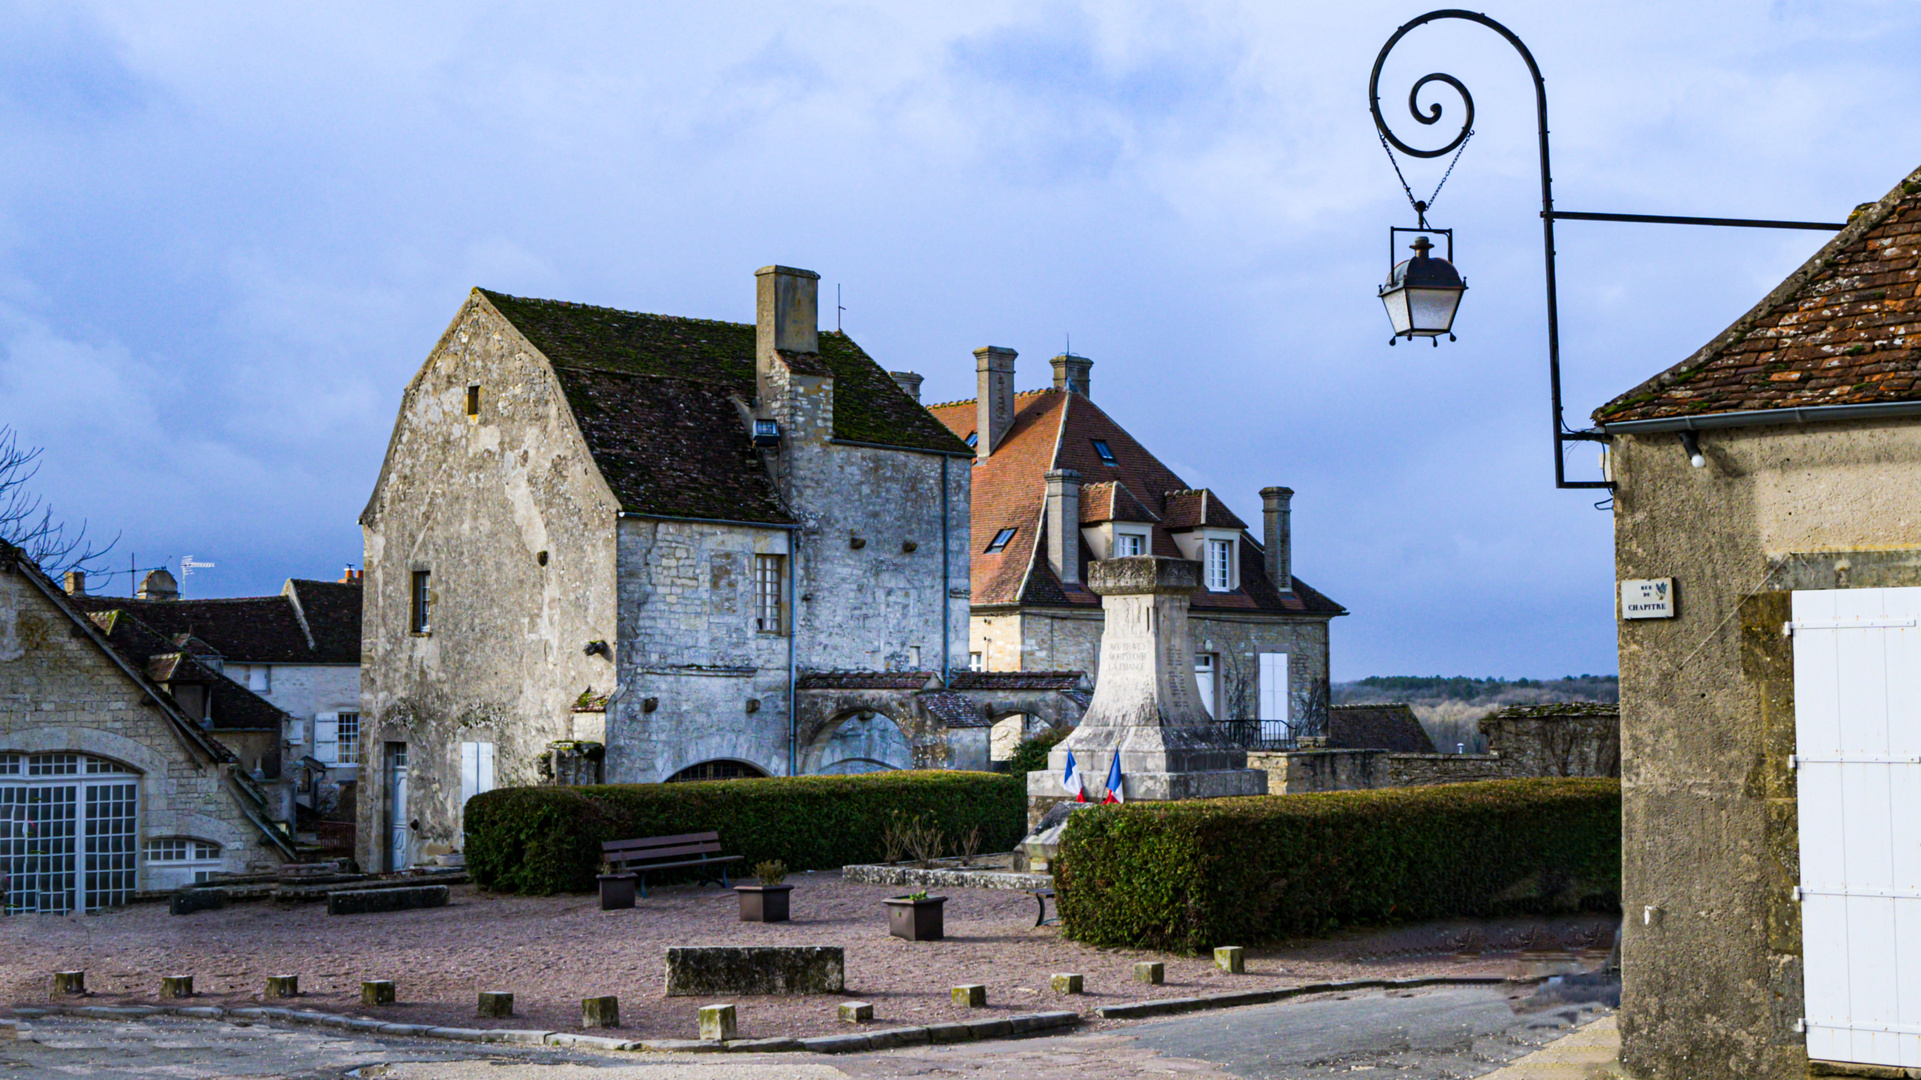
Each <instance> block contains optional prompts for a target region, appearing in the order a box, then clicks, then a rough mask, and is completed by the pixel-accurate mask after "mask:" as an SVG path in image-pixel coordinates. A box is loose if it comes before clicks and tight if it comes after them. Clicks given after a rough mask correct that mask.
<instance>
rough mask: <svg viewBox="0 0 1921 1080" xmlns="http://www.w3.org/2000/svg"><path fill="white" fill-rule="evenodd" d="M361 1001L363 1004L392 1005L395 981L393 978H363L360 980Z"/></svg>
mask: <svg viewBox="0 0 1921 1080" xmlns="http://www.w3.org/2000/svg"><path fill="white" fill-rule="evenodd" d="M360 1003H361V1004H362V1005H392V1004H393V1003H394V981H393V980H392V979H362V980H361V982H360Z"/></svg>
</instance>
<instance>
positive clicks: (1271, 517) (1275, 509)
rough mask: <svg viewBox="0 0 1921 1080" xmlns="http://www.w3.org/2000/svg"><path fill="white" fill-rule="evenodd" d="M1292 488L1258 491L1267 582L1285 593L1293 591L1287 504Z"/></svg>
mask: <svg viewBox="0 0 1921 1080" xmlns="http://www.w3.org/2000/svg"><path fill="white" fill-rule="evenodd" d="M1293 498H1294V489H1293V488H1284V487H1270V488H1262V489H1261V517H1263V518H1264V519H1266V521H1265V524H1266V526H1267V527H1266V529H1265V535H1264V536H1263V537H1262V543H1263V545H1264V546H1265V547H1266V548H1267V579H1268V580H1269V581H1272V582H1273V583H1274V587H1275V588H1277V589H1279V590H1281V591H1282V592H1284V593H1291V592H1293V591H1294V528H1293V525H1292V524H1291V523H1290V521H1289V517H1290V515H1291V514H1292V511H1291V510H1289V509H1288V503H1289V501H1290V500H1292V499H1293Z"/></svg>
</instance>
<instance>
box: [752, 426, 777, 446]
mask: <svg viewBox="0 0 1921 1080" xmlns="http://www.w3.org/2000/svg"><path fill="white" fill-rule="evenodd" d="M754 445H755V446H779V445H780V421H778V420H756V421H754Z"/></svg>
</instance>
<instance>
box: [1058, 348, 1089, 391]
mask: <svg viewBox="0 0 1921 1080" xmlns="http://www.w3.org/2000/svg"><path fill="white" fill-rule="evenodd" d="M1048 363H1050V364H1053V365H1054V389H1056V390H1071V391H1073V392H1074V393H1076V394H1079V395H1080V396H1082V397H1084V398H1092V397H1093V396H1094V390H1093V387H1094V378H1093V374H1092V370H1093V367H1094V361H1092V360H1089V359H1088V358H1087V357H1085V356H1075V355H1074V354H1073V353H1062V354H1060V355H1059V356H1056V357H1055V358H1054V359H1052V360H1050V361H1048Z"/></svg>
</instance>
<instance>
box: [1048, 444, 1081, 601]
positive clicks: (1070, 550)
mask: <svg viewBox="0 0 1921 1080" xmlns="http://www.w3.org/2000/svg"><path fill="white" fill-rule="evenodd" d="M1047 565H1049V566H1051V567H1053V568H1054V574H1055V576H1056V577H1058V578H1060V579H1061V584H1063V585H1078V584H1080V580H1081V474H1080V473H1077V472H1075V471H1074V470H1073V469H1055V470H1054V471H1053V472H1050V473H1048V474H1047Z"/></svg>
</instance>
